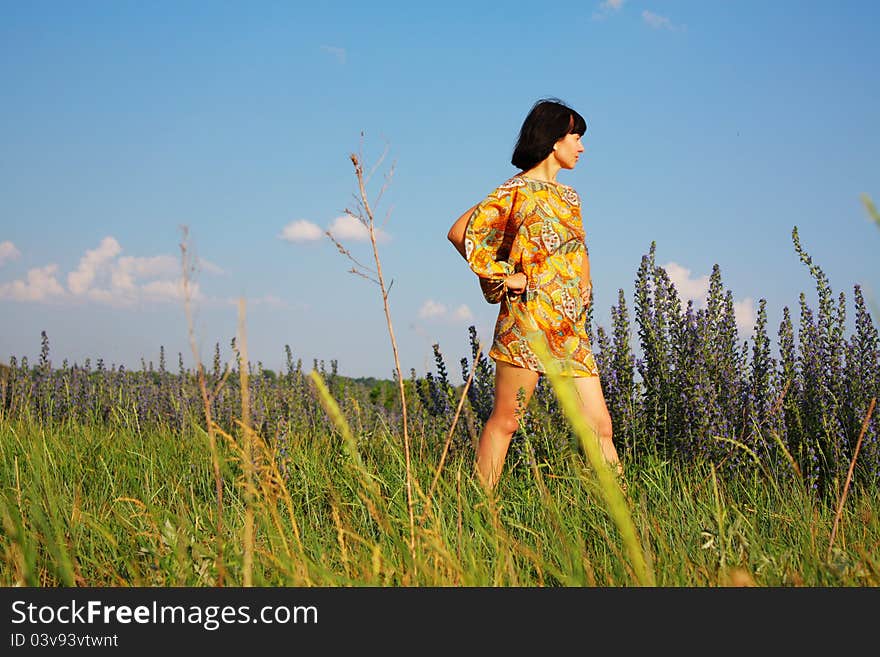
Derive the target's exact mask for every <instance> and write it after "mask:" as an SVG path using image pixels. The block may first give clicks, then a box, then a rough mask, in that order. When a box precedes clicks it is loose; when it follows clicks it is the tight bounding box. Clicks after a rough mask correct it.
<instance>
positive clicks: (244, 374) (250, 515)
mask: <svg viewBox="0 0 880 657" xmlns="http://www.w3.org/2000/svg"><path fill="white" fill-rule="evenodd" d="M238 347H239V351H238V373H239V379H240V381H241V429H242V444H243V447H244V454H243V458H242V468H243V470H244V475H245V489H244V501H245V507H244V575H243V580H244V585H245V586H253V584H254V582H253V571H254V453H253V430H252V429H251V394H250V388H249V383H248V368H249V365H248V351H247V331H246V323H245V302H244V299H239V300H238Z"/></svg>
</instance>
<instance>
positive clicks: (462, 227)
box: [446, 205, 477, 259]
mask: <svg viewBox="0 0 880 657" xmlns="http://www.w3.org/2000/svg"><path fill="white" fill-rule="evenodd" d="M476 209H477V206H476V205H475V206H473V207H472V208H470V209H469V210H465V212H464V214H463V215H461V216H460V217H459V218H458V219H456V220H455V223H454V224H452V228H450V229H449V232H448V233H447V234H446V238H447V239H448V240H449V241H450V242H452V246H454V247H455V250H456V251H458V252H459V253H460V254H461V257H462V258H465V259H467V255H465V251H464V234H465V231H466V230H467V223H468V219H470V217H471V215H472V214H473V213H474V210H476Z"/></svg>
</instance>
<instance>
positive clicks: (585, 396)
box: [574, 376, 623, 475]
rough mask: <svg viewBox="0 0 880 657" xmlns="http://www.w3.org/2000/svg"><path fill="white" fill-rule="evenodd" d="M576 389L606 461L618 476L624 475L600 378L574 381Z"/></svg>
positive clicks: (583, 411) (580, 378)
mask: <svg viewBox="0 0 880 657" xmlns="http://www.w3.org/2000/svg"><path fill="white" fill-rule="evenodd" d="M574 385H575V388H576V389H577V391H578V396H579V397H580V402H581V412H582V413H583V414H584V417H585V418H586V420H587V424H589V425H590V426H591V427H593V430H594V431H595V432H596V435H597V436H598V437H599V447H600V448H601V449H602V456H604V457H605V461H607V462H608V464H609V465H610V466H611V467H612V468H614V470H615V471H616V472H617V474H618V475H623V466H622V465H621V463H620V458H619V457H618V455H617V449H616V448H615V447H614V441H613V440H612V438H613V428H612V426H611V414H610V413H609V412H608V406H607V405H606V404H605V394H604V393H603V392H602V384H601V383H600V381H599V377H598V376H584V377H577V378H575V379H574Z"/></svg>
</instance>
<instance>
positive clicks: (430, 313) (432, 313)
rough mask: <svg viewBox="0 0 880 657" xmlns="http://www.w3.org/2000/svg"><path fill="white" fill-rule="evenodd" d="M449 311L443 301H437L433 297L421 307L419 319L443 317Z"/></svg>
mask: <svg viewBox="0 0 880 657" xmlns="http://www.w3.org/2000/svg"><path fill="white" fill-rule="evenodd" d="M446 313H447V308H446V306H444V305H443V304H442V303H437V302H436V301H434V300H433V299H428V300H427V301H425V303H423V304H422V307H421V308H420V309H419V319H431V318H432V317H443V316H444V315H445V314H446Z"/></svg>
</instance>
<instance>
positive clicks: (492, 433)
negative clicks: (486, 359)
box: [477, 361, 541, 489]
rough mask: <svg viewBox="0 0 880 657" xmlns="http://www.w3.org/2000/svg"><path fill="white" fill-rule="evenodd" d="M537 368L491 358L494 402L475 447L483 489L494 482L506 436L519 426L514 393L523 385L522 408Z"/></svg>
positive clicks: (532, 388) (504, 453)
mask: <svg viewBox="0 0 880 657" xmlns="http://www.w3.org/2000/svg"><path fill="white" fill-rule="evenodd" d="M540 377H541V375H540V374H539V373H538V372H533V371H532V370H527V369H525V368H523V367H517V366H516V365H511V364H510V363H505V362H502V361H495V405H494V406H493V408H492V414H491V415H490V416H489V419H488V420H487V421H486V425H485V426H484V427H483V433H482V435H481V436H480V443H479V445H478V447H477V475H478V476H479V477H480V481H481V482H482V484H483V486H484V487H486V488H487V489H492V488H494V487H495V484H497V483H498V479H499V477H500V476H501V470H502V469H503V468H504V459H505V457H506V456H507V448H508V447H510V440H511V438H513V434H514V433H515V432H516V429H517V427H518V426H519V417H518V415H517V411H518V406H519V399H518V393H519V390H520V389H523V391H524V393H525V397H524V398H523V401H522V404H523V410H524V409H525V406H526V405H528V403H529V399H531V397H532V393H533V392H534V391H535V386H536V385H537V384H538V379H539V378H540Z"/></svg>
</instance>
